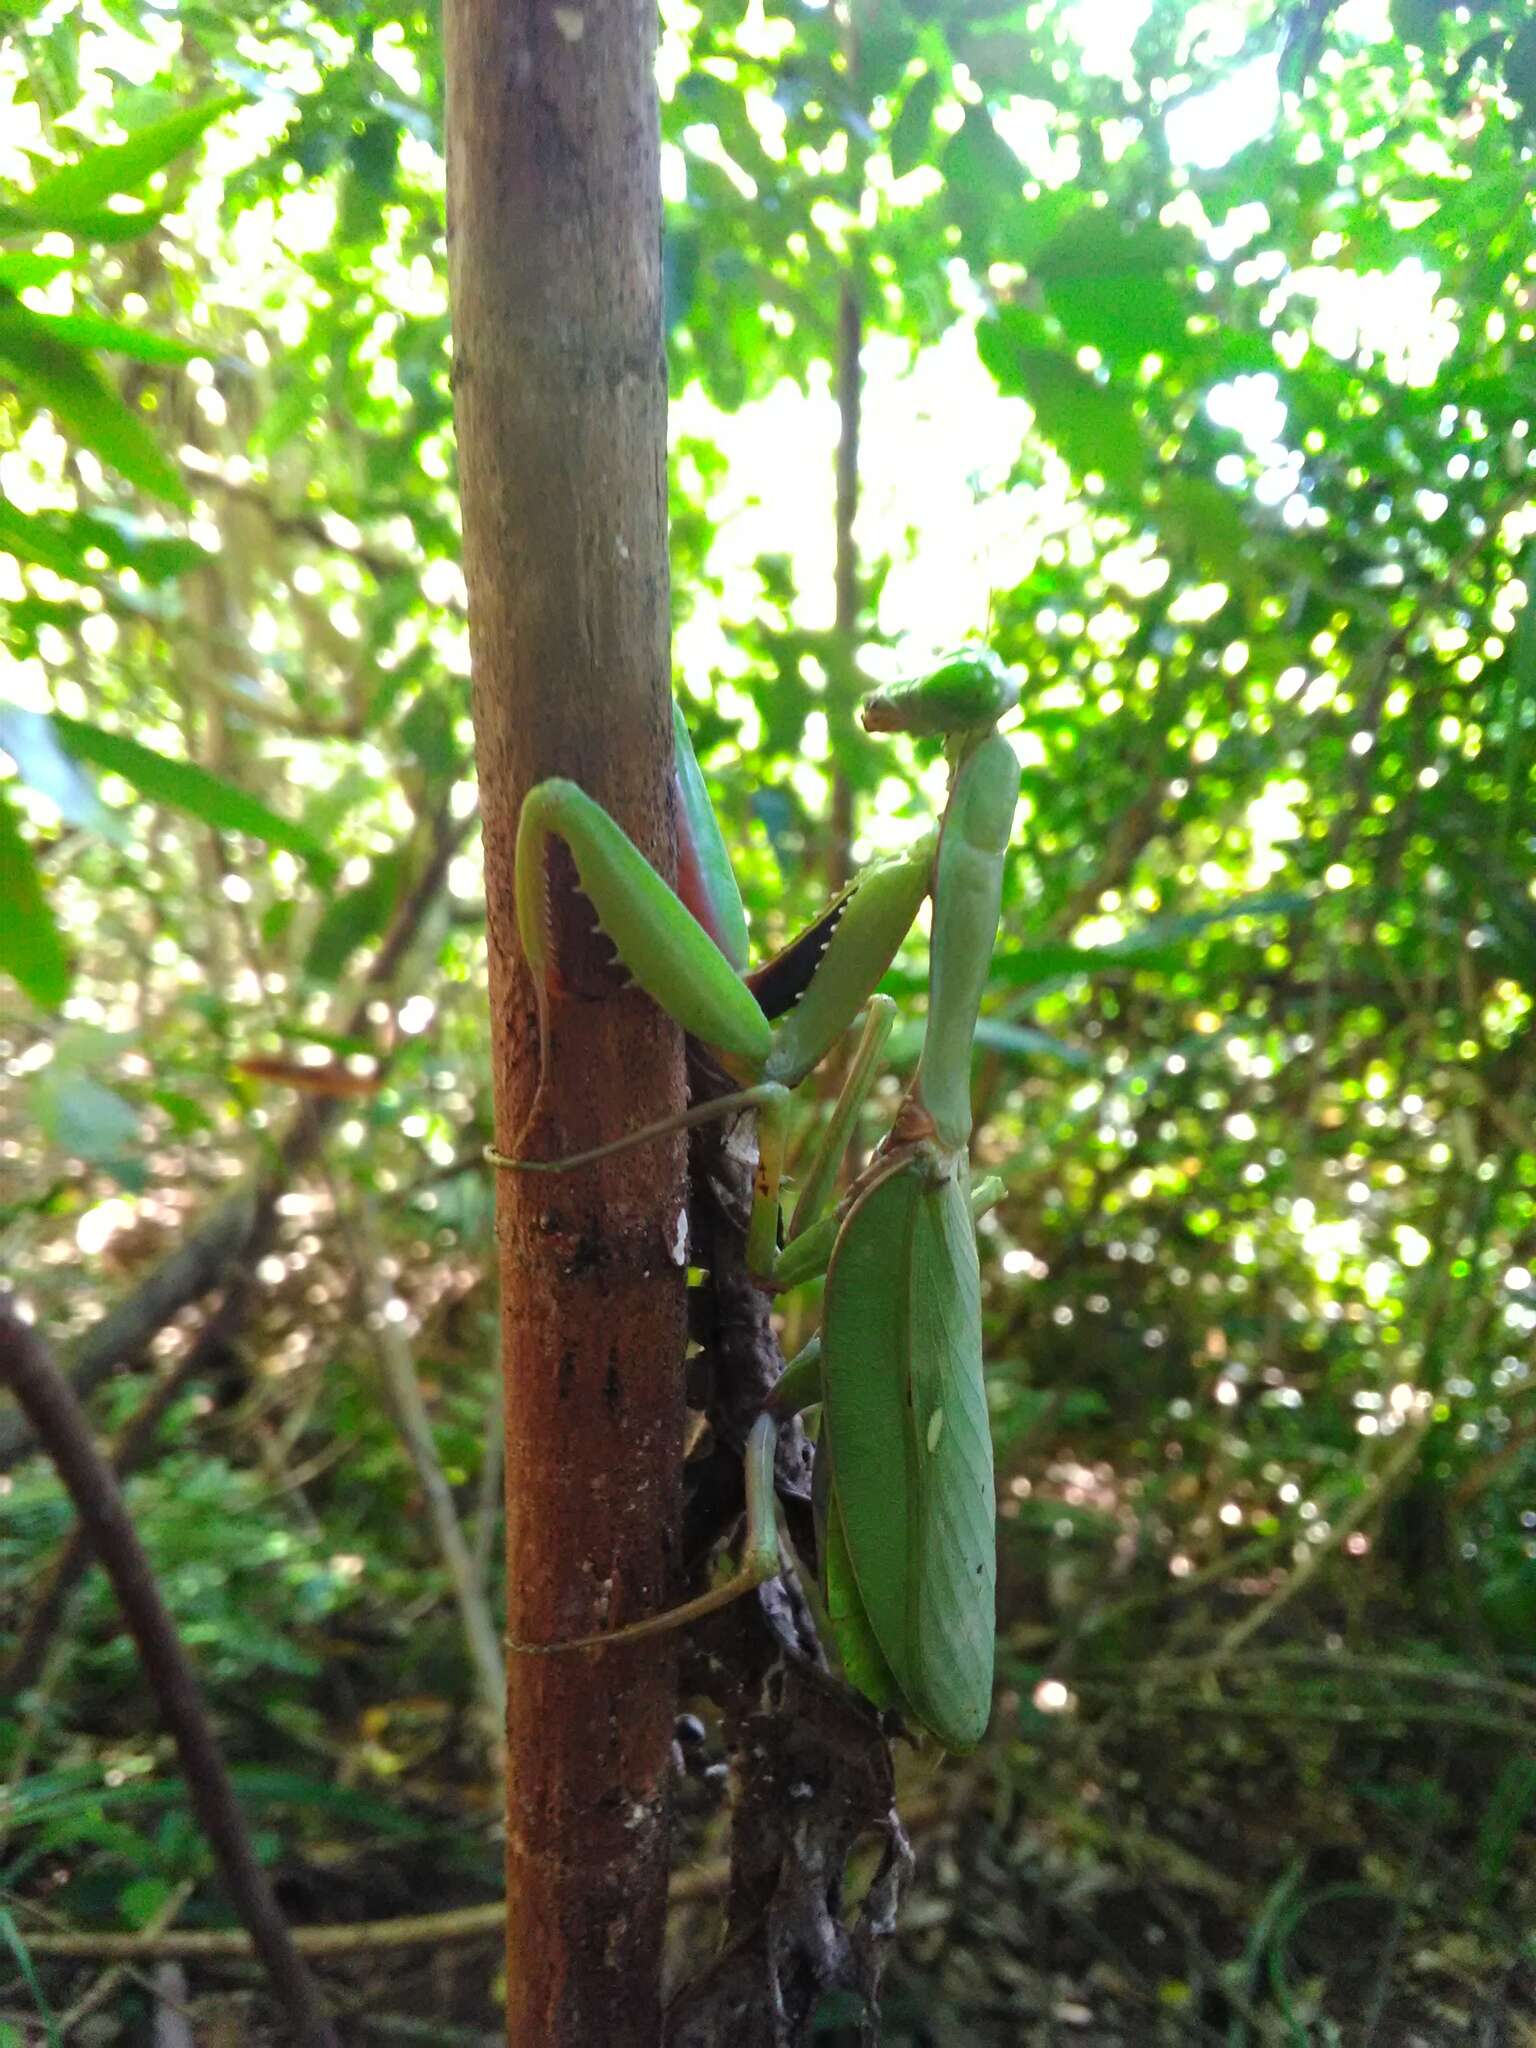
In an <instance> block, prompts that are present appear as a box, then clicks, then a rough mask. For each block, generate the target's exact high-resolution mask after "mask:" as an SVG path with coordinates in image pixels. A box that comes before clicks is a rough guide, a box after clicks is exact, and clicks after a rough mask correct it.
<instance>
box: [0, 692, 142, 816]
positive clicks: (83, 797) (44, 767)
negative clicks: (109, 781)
mask: <svg viewBox="0 0 1536 2048" xmlns="http://www.w3.org/2000/svg"><path fill="white" fill-rule="evenodd" d="M0 752H4V753H7V754H9V755H10V757H11V759H12V760H13V761H14V762H15V763H16V772H17V774H18V775H19V776H20V777H21V779H22V781H23V782H24V783H25V784H26V785H27V787H28V789H35V790H36V791H37V792H38V794H39V795H40V796H45V797H47V798H48V800H49V802H50V803H52V804H54V805H56V806H57V808H58V812H59V815H60V816H61V817H62V818H63V819H64V820H65V821H66V822H67V823H68V824H71V825H79V826H81V827H83V829H84V830H85V831H87V832H100V833H103V834H104V835H105V836H107V837H108V838H119V839H120V838H121V837H122V821H121V820H120V819H118V818H116V817H114V815H113V814H112V812H111V811H109V810H108V809H107V807H106V805H105V804H104V803H103V802H102V801H101V798H100V797H99V796H98V795H97V794H96V785H95V783H93V782H92V781H91V779H90V777H89V776H88V775H85V774H83V773H82V772H81V769H80V766H79V764H78V763H77V762H76V761H74V760H73V759H71V757H70V756H69V755H68V754H67V753H66V752H65V750H64V748H63V747H62V746H61V744H60V742H59V735H58V733H57V731H56V730H55V728H54V723H53V720H52V719H51V718H48V717H46V716H45V715H44V714H43V713H42V712H41V711H24V710H23V709H22V707H21V706H20V705H19V704H6V703H0Z"/></svg>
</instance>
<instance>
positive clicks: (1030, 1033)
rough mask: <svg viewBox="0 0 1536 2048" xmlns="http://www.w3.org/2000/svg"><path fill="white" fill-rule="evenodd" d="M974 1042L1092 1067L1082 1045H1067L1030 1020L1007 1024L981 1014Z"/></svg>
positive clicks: (1029, 1056)
mask: <svg viewBox="0 0 1536 2048" xmlns="http://www.w3.org/2000/svg"><path fill="white" fill-rule="evenodd" d="M976 1043H977V1044H978V1045H980V1046H985V1047H986V1049H987V1050H988V1051H989V1052H1005V1053H1012V1054H1015V1055H1017V1056H1018V1057H1019V1058H1021V1059H1048V1060H1060V1062H1061V1064H1062V1065H1063V1066H1064V1067H1091V1066H1092V1065H1093V1061H1092V1060H1091V1059H1090V1058H1089V1057H1088V1055H1087V1053H1085V1052H1084V1051H1083V1049H1082V1048H1081V1046H1076V1045H1068V1044H1067V1042H1066V1040H1065V1039H1062V1038H1055V1037H1053V1036H1052V1035H1051V1033H1050V1032H1049V1031H1037V1030H1036V1029H1035V1028H1034V1026H1033V1025H1031V1024H1010V1023H1008V1022H1007V1021H1006V1020H1005V1019H1003V1018H1001V1017H983V1018H982V1019H981V1021H980V1022H979V1023H978V1024H977V1026H976Z"/></svg>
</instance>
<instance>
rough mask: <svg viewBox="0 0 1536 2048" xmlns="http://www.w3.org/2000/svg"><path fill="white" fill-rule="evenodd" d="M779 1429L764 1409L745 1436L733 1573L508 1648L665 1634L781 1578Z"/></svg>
mask: <svg viewBox="0 0 1536 2048" xmlns="http://www.w3.org/2000/svg"><path fill="white" fill-rule="evenodd" d="M778 1435H779V1426H778V1424H777V1422H775V1420H774V1418H773V1417H772V1416H771V1415H760V1416H759V1417H758V1418H757V1420H756V1422H754V1423H753V1425H752V1433H751V1435H750V1436H749V1437H748V1438H747V1448H746V1455H745V1458H744V1461H743V1462H744V1464H745V1468H746V1486H747V1536H746V1542H745V1544H744V1545H743V1546H742V1553H741V1563H740V1564H739V1565H738V1566H737V1568H736V1570H735V1571H734V1572H733V1573H732V1575H731V1577H730V1578H728V1579H726V1580H725V1581H724V1582H723V1583H722V1584H720V1585H718V1586H711V1588H710V1589H709V1591H708V1592H707V1593H701V1594H700V1595H699V1597H698V1598H697V1599H696V1600H685V1601H684V1602H683V1603H682V1605H681V1606H680V1607H669V1608H668V1609H667V1611H666V1612H665V1613H664V1614H652V1615H649V1616H647V1618H646V1619H645V1620H644V1621H632V1622H630V1623H629V1625H628V1626H627V1627H626V1628H615V1629H609V1630H607V1631H606V1632H604V1633H602V1634H598V1635H590V1636H571V1637H569V1638H567V1640H566V1641H565V1642H562V1643H509V1644H508V1645H507V1647H508V1649H509V1650H511V1651H513V1652H514V1653H516V1654H517V1655H519V1656H524V1657H546V1656H552V1655H554V1654H555V1653H556V1652H557V1651H564V1650H592V1649H601V1648H606V1646H607V1645H608V1644H609V1643H637V1642H640V1641H642V1640H643V1639H644V1638H645V1637H646V1636H659V1635H665V1634H666V1633H667V1632H668V1631H669V1630H671V1629H674V1628H686V1627H687V1626H688V1624H689V1623H690V1622H692V1621H698V1620H701V1619H702V1617H703V1616H704V1615H706V1614H714V1613H716V1612H717V1611H718V1609H720V1608H722V1607H728V1606H729V1605H730V1603H731V1602H732V1601H733V1600H739V1599H740V1598H741V1596H742V1594H743V1593H750V1592H751V1591H752V1589H753V1587H754V1586H761V1585H764V1584H766V1583H767V1581H768V1580H769V1579H773V1578H777V1577H778V1575H779V1572H780V1570H781V1568H782V1566H781V1553H780V1549H779V1518H778V1506H777V1503H776V1501H775V1499H774V1491H773V1454H774V1449H775V1447H776V1445H777V1443H778Z"/></svg>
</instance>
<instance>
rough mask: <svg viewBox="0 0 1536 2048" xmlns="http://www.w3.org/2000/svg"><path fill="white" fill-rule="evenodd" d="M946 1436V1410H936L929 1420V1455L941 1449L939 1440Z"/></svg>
mask: <svg viewBox="0 0 1536 2048" xmlns="http://www.w3.org/2000/svg"><path fill="white" fill-rule="evenodd" d="M943 1434H944V1410H943V1409H942V1408H935V1409H934V1411H933V1413H932V1414H931V1415H930V1416H929V1418H928V1455H929V1456H930V1457H932V1455H933V1453H934V1452H935V1451H936V1450H937V1449H938V1448H939V1438H940V1437H941V1436H942V1435H943Z"/></svg>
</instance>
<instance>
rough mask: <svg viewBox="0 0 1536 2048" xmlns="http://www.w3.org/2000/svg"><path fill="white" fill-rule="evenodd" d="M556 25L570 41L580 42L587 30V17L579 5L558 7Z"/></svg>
mask: <svg viewBox="0 0 1536 2048" xmlns="http://www.w3.org/2000/svg"><path fill="white" fill-rule="evenodd" d="M555 27H556V28H557V29H559V31H560V33H561V35H563V36H564V37H565V40H566V41H567V42H568V43H579V42H580V41H581V39H582V37H583V36H584V35H585V34H586V32H587V17H586V16H585V15H584V14H583V13H582V11H581V9H580V8H579V7H557V8H556V9H555Z"/></svg>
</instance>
